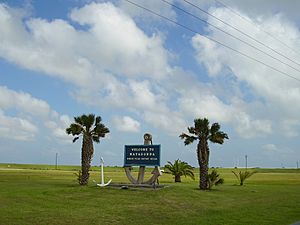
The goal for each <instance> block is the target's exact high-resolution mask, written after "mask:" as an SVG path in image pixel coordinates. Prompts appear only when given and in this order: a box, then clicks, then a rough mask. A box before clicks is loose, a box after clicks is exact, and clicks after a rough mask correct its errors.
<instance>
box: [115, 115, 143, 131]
mask: <svg viewBox="0 0 300 225" xmlns="http://www.w3.org/2000/svg"><path fill="white" fill-rule="evenodd" d="M113 122H114V126H115V127H116V129H117V130H119V131H123V132H139V131H140V122H138V121H136V120H134V119H132V118H131V117H129V116H123V117H115V118H114V119H113Z"/></svg>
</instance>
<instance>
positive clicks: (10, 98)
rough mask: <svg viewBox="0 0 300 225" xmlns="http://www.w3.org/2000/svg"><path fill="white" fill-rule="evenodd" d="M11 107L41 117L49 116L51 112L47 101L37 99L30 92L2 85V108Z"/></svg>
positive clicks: (0, 87) (0, 96)
mask: <svg viewBox="0 0 300 225" xmlns="http://www.w3.org/2000/svg"><path fill="white" fill-rule="evenodd" d="M10 108H15V109H17V110H20V111H22V112H26V113H28V114H30V115H34V116H40V117H47V116H48V115H49V113H50V107H49V105H48V103H46V102H45V101H43V100H40V99H36V98H34V97H32V96H31V95H30V94H28V93H24V92H16V91H14V90H11V89H8V88H7V87H5V86H0V109H10Z"/></svg>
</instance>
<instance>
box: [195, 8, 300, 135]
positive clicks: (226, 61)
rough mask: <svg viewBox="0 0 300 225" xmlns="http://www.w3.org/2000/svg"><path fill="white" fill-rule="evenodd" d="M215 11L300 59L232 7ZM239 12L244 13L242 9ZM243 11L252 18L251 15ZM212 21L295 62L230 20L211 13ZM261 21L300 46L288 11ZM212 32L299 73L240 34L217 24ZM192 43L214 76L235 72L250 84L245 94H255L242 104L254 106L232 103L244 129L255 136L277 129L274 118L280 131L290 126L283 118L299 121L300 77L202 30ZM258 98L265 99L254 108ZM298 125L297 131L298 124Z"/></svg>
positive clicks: (238, 124) (299, 35)
mask: <svg viewBox="0 0 300 225" xmlns="http://www.w3.org/2000/svg"><path fill="white" fill-rule="evenodd" d="M210 12H211V13H212V14H214V15H215V16H217V17H218V18H220V19H222V20H223V21H226V23H229V24H232V25H233V26H234V27H237V28H239V29H241V30H242V31H244V32H246V33H247V34H249V35H251V36H253V37H254V38H255V39H257V40H260V41H263V42H264V43H266V44H267V45H268V46H271V47H272V48H273V49H276V51H279V52H281V53H282V54H284V55H287V56H288V57H290V58H292V60H294V61H298V62H300V57H299V55H296V54H295V53H294V52H291V51H290V49H288V48H286V47H285V46H283V45H282V44H280V43H278V42H277V41H276V40H274V39H273V38H271V37H270V36H268V35H266V33H265V32H263V31H262V29H257V28H256V27H255V26H253V25H252V24H251V23H248V22H245V21H243V20H236V18H235V17H233V16H232V14H231V12H230V10H228V9H224V8H211V9H210ZM239 13H241V14H242V12H239ZM242 15H243V16H245V17H247V15H244V14H242ZM247 18H248V19H249V20H252V21H253V22H254V23H256V22H257V21H258V20H259V19H258V18H254V19H251V18H249V17H247ZM208 21H209V22H210V23H212V24H216V25H217V26H218V27H220V28H222V29H224V30H226V31H228V32H230V33H232V34H233V35H236V36H238V37H239V38H241V39H243V40H245V41H247V42H249V43H251V44H252V45H255V46H256V47H257V48H259V49H261V50H263V51H266V52H268V53H269V54H272V55H274V57H276V58H279V59H280V60H282V61H284V62H287V63H288V64H293V63H292V62H289V61H287V59H285V58H283V57H281V56H280V55H277V54H276V53H274V52H272V51H270V50H269V49H267V48H266V47H264V46H261V45H259V44H258V43H256V42H254V41H253V40H250V39H249V38H246V37H244V36H243V35H241V34H240V33H237V32H236V31H235V30H233V29H231V28H228V27H226V26H225V25H224V24H222V23H220V22H217V21H215V20H213V19H212V18H208ZM258 26H260V27H262V28H263V29H264V30H267V31H268V32H269V33H271V34H273V35H274V36H276V37H278V38H279V39H282V38H283V39H284V40H286V43H287V44H288V45H290V46H292V47H293V48H294V49H295V50H296V51H299V50H300V49H299V45H298V44H297V41H296V40H297V39H299V38H300V32H299V30H298V29H297V27H296V26H295V25H294V24H292V23H291V22H289V21H288V20H287V19H285V18H284V17H283V16H282V15H275V16H272V17H266V16H264V17H263V20H262V21H261V24H258ZM208 32H209V34H208V35H209V36H210V37H212V38H214V39H216V40H219V41H221V42H222V43H225V44H226V45H229V46H232V47H233V48H234V49H236V50H239V51H241V52H245V53H246V54H248V55H250V56H252V57H254V58H256V59H258V60H261V61H263V62H265V63H267V64H269V65H271V66H274V67H276V68H277V69H279V70H281V71H284V72H286V73H289V74H291V75H294V76H296V74H297V73H295V71H294V70H293V69H291V68H289V67H287V66H286V65H283V64H281V63H279V62H278V61H276V60H274V59H271V58H270V57H267V56H266V55H264V54H262V53H261V52H259V51H257V50H254V49H252V48H251V47H249V46H247V45H245V44H244V43H241V42H239V41H238V40H236V39H233V38H231V37H228V36H226V35H225V34H224V33H221V32H219V31H216V30H215V29H214V28H213V27H210V26H208ZM192 45H193V47H194V49H195V50H196V59H197V61H198V62H199V63H201V64H203V65H204V66H205V67H206V68H207V70H208V72H209V73H210V75H213V76H215V77H219V78H220V77H221V75H222V76H223V77H224V76H225V77H226V76H227V77H228V78H230V79H232V78H231V77H230V76H232V75H233V76H234V79H235V80H236V81H235V82H237V84H238V85H242V86H240V89H241V87H242V88H244V89H241V92H242V93H244V96H247V95H248V96H250V98H249V97H243V99H240V101H241V102H244V103H243V104H242V105H248V107H243V108H239V105H235V103H234V102H231V103H230V105H231V106H232V110H231V111H230V112H233V113H234V115H235V116H234V118H233V120H232V121H231V122H232V123H233V124H235V126H236V129H237V131H238V133H240V134H243V133H246V134H248V135H247V136H249V137H253V135H255V136H259V134H262V135H266V134H271V133H272V127H273V125H272V123H275V124H276V128H277V129H278V130H280V129H282V128H284V127H285V128H287V126H286V125H285V124H286V123H285V124H283V123H282V124H281V125H280V124H278V122H277V121H281V120H282V118H289V120H292V121H293V124H297V123H298V122H299V118H298V112H299V110H300V105H297V104H295V102H299V101H300V88H299V83H298V82H295V80H293V79H290V78H289V77H286V76H284V75H282V74H279V73H278V72H275V71H274V70H272V69H270V68H267V67H265V66H263V65H261V64H259V63H256V62H253V61H251V60H250V59H247V58H245V57H243V56H241V55H238V54H236V53H234V52H232V51H230V50H228V49H226V48H224V47H223V46H220V45H218V44H215V43H212V42H211V41H208V40H207V39H205V38H203V37H201V36H199V35H195V36H194V37H193V39H192ZM293 66H294V67H296V65H295V64H293ZM228 71H231V73H230V74H229V73H228ZM245 84H246V85H245ZM230 101H231V100H230V99H229V102H230ZM255 101H258V102H260V103H261V106H260V109H259V110H255V109H254V108H252V109H251V107H250V106H251V105H252V106H255V104H254V103H255ZM291 106H292V107H291ZM223 108H224V107H223ZM225 112H226V108H225ZM234 121H235V122H234ZM279 125H280V126H281V127H280V126H279ZM290 130H291V129H290ZM292 130H293V131H295V128H293V129H292ZM293 131H291V132H290V135H292V133H293V134H296V132H293ZM287 133H288V132H287Z"/></svg>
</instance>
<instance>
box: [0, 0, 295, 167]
mask: <svg viewBox="0 0 300 225" xmlns="http://www.w3.org/2000/svg"><path fill="white" fill-rule="evenodd" d="M132 1H133V2H135V3H138V4H140V5H141V6H143V7H145V8H147V9H151V10H153V11H155V12H156V13H158V14H160V15H163V16H164V17H167V18H169V19H170V20H172V21H174V22H176V23H179V24H182V25H183V26H185V27H186V28H188V29H190V30H193V31H195V32H191V31H189V30H188V29H184V28H183V27H180V26H178V25H176V24H174V23H170V22H168V21H166V20H165V19H162V18H160V17H157V16H155V15H153V14H151V13H149V12H147V11H144V10H142V9H140V8H137V7H136V6H134V5H132V4H130V3H128V2H127V1H125V0H116V1H91V0H44V1H38V0H32V1H25V0H24V1H22V0H0V143H1V146H0V163H1V162H2V163H43V164H44V163H45V164H54V162H55V154H56V153H58V156H59V163H60V164H75V165H79V164H80V148H81V142H80V141H79V142H78V143H75V144H73V143H72V137H70V136H67V135H66V134H65V128H66V127H67V126H68V125H69V124H70V123H71V122H72V120H73V117H74V116H78V115H81V114H89V113H94V114H96V115H100V116H101V117H102V119H103V122H104V124H105V125H106V126H107V127H109V129H110V131H111V132H110V134H109V136H108V137H107V138H105V139H103V140H102V141H101V143H100V144H96V145H95V157H94V160H93V164H94V165H96V164H99V158H100V156H103V157H104V160H105V162H106V163H107V164H109V165H119V166H122V163H123V150H124V145H125V144H142V143H143V134H144V133H145V132H149V133H151V134H152V135H153V142H154V143H155V144H161V146H162V147H161V148H162V158H161V160H162V164H165V163H166V161H173V160H175V159H178V158H179V159H181V160H184V161H187V162H188V163H190V164H192V165H194V166H196V165H197V159H196V152H195V149H196V144H194V145H191V146H184V144H183V142H182V140H180V139H179V138H178V136H179V134H180V133H181V132H185V131H186V128H187V126H192V125H193V120H194V119H195V118H200V117H207V118H208V119H209V120H210V121H211V122H219V123H220V124H221V129H222V130H223V131H224V132H226V133H227V134H228V136H229V138H230V139H229V140H227V141H226V142H225V143H224V145H222V146H220V145H215V144H210V149H211V158H210V166H221V167H233V166H240V167H242V166H244V165H245V155H247V156H248V165H249V166H253V167H296V162H297V161H300V150H299V147H300V139H299V135H300V116H299V115H300V114H299V112H300V30H299V27H300V15H299V13H298V9H299V8H300V2H299V1H297V0H288V1H274V0H272V1H271V0H265V1H263V2H262V1H256V0H255V1H250V0H249V1H237V0H222V1H203V0H201V1H200V0H197V1H196V0H189V1H188V2H186V1H184V0H168V1H167V2H168V3H171V4H174V5H175V6H176V7H177V8H176V7H174V6H171V5H170V4H168V3H166V2H164V1H161V0H151V1H147V0H132ZM193 4H194V6H193ZM195 6H196V7H195ZM178 7H179V8H180V9H183V10H185V11H186V12H189V14H186V13H184V12H183V11H182V10H180V9H178ZM207 37H208V38H207ZM212 40H215V41H216V42H214V41H212ZM220 43H221V44H220ZM224 45H225V46H228V47H229V48H226V47H224ZM232 49H233V50H232ZM238 52H240V53H242V54H240V53H238ZM245 55H247V56H248V57H246V56H245ZM266 65H267V66H266Z"/></svg>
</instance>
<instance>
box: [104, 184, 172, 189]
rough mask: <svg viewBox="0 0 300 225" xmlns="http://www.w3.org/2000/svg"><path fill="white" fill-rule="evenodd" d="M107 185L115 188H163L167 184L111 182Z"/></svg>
mask: <svg viewBox="0 0 300 225" xmlns="http://www.w3.org/2000/svg"><path fill="white" fill-rule="evenodd" d="M107 187H115V188H121V189H130V188H152V189H162V188H165V187H167V186H165V185H150V184H109V185H108V186H107Z"/></svg>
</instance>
